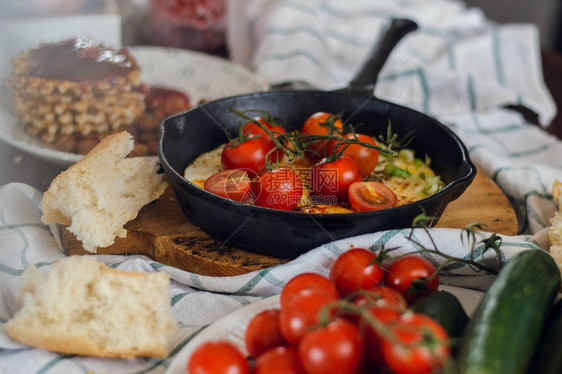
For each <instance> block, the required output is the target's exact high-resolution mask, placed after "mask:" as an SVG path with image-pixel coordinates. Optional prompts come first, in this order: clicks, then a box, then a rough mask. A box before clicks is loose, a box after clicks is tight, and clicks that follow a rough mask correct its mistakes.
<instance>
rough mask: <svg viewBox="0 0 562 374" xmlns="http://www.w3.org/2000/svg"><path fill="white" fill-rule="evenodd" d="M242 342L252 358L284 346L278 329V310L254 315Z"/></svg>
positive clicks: (283, 340)
mask: <svg viewBox="0 0 562 374" xmlns="http://www.w3.org/2000/svg"><path fill="white" fill-rule="evenodd" d="M244 342H245V343H246V349H247V350H248V353H249V354H250V356H252V357H253V358H257V357H258V356H259V355H261V354H262V353H263V352H265V351H267V350H269V349H271V348H275V347H279V346H281V345H284V344H286V342H285V339H283V336H281V329H280V328H279V309H268V310H264V311H262V312H260V313H258V314H256V315H255V316H254V317H253V318H252V319H251V320H250V323H249V324H248V326H247V327H246V332H245V334H244Z"/></svg>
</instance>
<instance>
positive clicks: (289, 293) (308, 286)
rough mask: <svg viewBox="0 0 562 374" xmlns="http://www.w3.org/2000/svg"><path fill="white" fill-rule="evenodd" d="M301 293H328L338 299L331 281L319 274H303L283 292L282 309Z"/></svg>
mask: <svg viewBox="0 0 562 374" xmlns="http://www.w3.org/2000/svg"><path fill="white" fill-rule="evenodd" d="M300 292H326V293H328V294H330V295H332V296H333V297H334V298H336V299H337V297H338V291H337V290H336V286H334V283H332V281H331V280H329V279H328V278H326V277H325V276H323V275H320V274H317V273H302V274H299V275H297V276H295V277H293V278H292V279H291V280H290V281H289V282H287V284H286V285H285V287H283V289H282V290H281V295H280V301H279V302H280V304H281V308H283V307H285V306H286V305H287V303H288V302H289V301H290V300H291V299H292V298H293V296H295V295H296V294H298V293H300Z"/></svg>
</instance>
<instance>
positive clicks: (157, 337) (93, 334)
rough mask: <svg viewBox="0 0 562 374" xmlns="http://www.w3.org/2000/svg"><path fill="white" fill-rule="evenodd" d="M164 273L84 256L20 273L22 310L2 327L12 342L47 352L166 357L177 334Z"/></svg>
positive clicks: (32, 267) (128, 356) (167, 282)
mask: <svg viewBox="0 0 562 374" xmlns="http://www.w3.org/2000/svg"><path fill="white" fill-rule="evenodd" d="M169 286H170V279H169V276H168V274H166V273H162V272H157V273H134V272H126V271H122V270H116V269H112V268H109V267H106V266H104V265H103V264H102V263H99V262H97V260H96V259H95V258H94V257H90V256H71V257H67V258H65V259H63V260H60V261H58V262H56V263H54V264H53V265H52V267H51V269H50V271H49V273H48V274H47V275H45V274H43V273H42V272H41V271H39V270H38V269H37V268H35V267H34V266H30V267H28V268H27V269H26V270H25V271H24V273H23V284H22V287H21V289H20V293H19V295H18V297H20V300H21V301H22V302H23V307H22V308H21V309H20V310H19V311H18V312H17V313H16V314H15V316H14V318H13V319H11V320H9V321H8V322H6V323H5V324H4V327H5V328H6V330H7V331H8V333H9V335H10V336H11V337H12V339H14V340H17V341H19V342H21V343H24V344H28V345H32V346H35V347H39V348H43V349H47V350H50V351H55V352H60V353H68V354H79V355H93V356H102V357H123V358H131V357H135V356H154V357H166V356H167V354H168V352H169V349H170V346H169V345H170V340H171V338H172V336H173V334H174V333H175V331H176V329H177V324H176V321H175V319H174V317H173V315H172V313H171V306H170V300H169Z"/></svg>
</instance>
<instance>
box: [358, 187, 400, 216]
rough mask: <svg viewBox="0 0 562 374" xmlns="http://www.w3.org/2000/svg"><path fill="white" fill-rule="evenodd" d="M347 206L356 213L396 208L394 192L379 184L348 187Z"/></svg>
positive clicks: (396, 199)
mask: <svg viewBox="0 0 562 374" xmlns="http://www.w3.org/2000/svg"><path fill="white" fill-rule="evenodd" d="M348 199H349V204H350V205H351V207H352V208H353V210H356V211H358V212H368V211H371V210H381V209H387V208H392V207H394V206H396V204H397V202H398V198H397V197H396V194H395V193H394V191H392V190H391V189H390V188H388V187H387V186H385V185H384V184H382V183H379V182H356V183H353V184H352V185H351V186H349V190H348Z"/></svg>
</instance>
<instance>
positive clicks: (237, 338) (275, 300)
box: [166, 285, 484, 374]
mask: <svg viewBox="0 0 562 374" xmlns="http://www.w3.org/2000/svg"><path fill="white" fill-rule="evenodd" d="M439 289H440V290H444V291H449V292H451V293H453V294H454V295H455V296H456V297H457V298H458V299H459V301H460V303H461V305H462V306H463V308H464V310H465V312H466V313H467V314H469V315H470V314H472V312H473V311H474V309H475V308H476V306H477V305H478V303H479V302H480V300H481V299H482V297H483V296H484V293H482V292H478V291H474V290H469V289H466V288H459V287H453V286H445V285H440V286H439ZM278 307H279V295H275V296H272V297H268V298H267V299H263V300H260V301H258V302H255V303H253V304H250V305H248V306H245V307H243V308H240V309H238V310H236V311H234V312H232V313H230V314H228V315H226V316H224V317H223V318H221V319H219V320H217V321H216V322H214V323H212V324H210V325H209V326H207V327H206V328H205V329H203V330H202V331H201V332H200V333H199V334H197V335H196V336H195V337H194V338H193V339H191V340H190V341H189V342H188V343H187V344H186V345H185V346H184V347H183V348H182V349H181V350H180V351H179V352H178V354H177V355H176V357H174V359H173V360H172V362H171V364H170V366H169V367H168V370H166V374H185V373H186V371H185V367H186V365H187V361H188V359H189V357H190V356H191V353H192V352H193V351H194V350H195V349H196V348H197V347H199V346H200V345H201V344H202V343H204V342H206V341H209V340H216V339H226V340H228V341H230V342H232V343H233V344H234V345H235V346H236V347H238V348H239V349H240V351H241V352H243V354H245V355H246V354H247V351H246V347H245V345H244V333H245V331H246V326H248V323H250V320H251V319H252V317H253V316H255V315H256V314H257V313H259V312H261V311H262V310H266V309H272V308H278Z"/></svg>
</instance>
